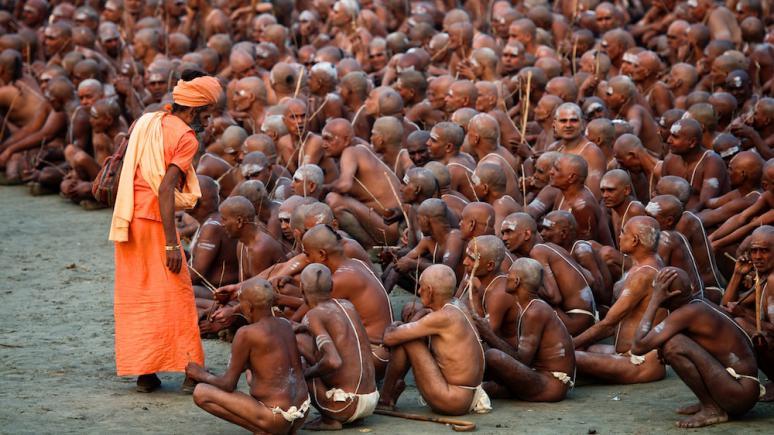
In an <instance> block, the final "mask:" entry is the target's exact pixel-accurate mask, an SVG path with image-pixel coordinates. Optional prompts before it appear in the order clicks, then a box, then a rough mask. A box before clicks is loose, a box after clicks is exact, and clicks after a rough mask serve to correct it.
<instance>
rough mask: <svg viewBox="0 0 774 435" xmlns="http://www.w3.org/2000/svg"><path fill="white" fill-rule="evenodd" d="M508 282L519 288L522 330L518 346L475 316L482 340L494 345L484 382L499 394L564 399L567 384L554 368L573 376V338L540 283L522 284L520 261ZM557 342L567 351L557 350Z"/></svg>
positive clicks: (541, 399) (540, 399) (488, 353)
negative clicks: (537, 285) (542, 296)
mask: <svg viewBox="0 0 774 435" xmlns="http://www.w3.org/2000/svg"><path fill="white" fill-rule="evenodd" d="M514 269H515V270H514ZM508 281H509V284H508V286H509V287H513V286H515V287H516V295H517V297H518V303H517V304H518V306H519V307H520V309H519V311H520V313H519V316H520V318H519V324H520V326H521V330H520V331H518V336H517V337H516V340H515V341H516V344H515V346H514V345H512V344H511V343H509V342H507V341H505V340H503V339H502V338H500V337H498V336H497V335H496V334H494V332H493V331H492V329H491V328H490V327H489V325H488V324H487V323H486V321H484V320H483V319H481V318H480V317H474V319H475V321H476V325H477V327H478V330H479V333H480V334H481V337H482V339H483V340H484V341H486V343H487V344H489V346H491V348H490V349H489V350H487V351H486V353H485V356H486V364H487V373H488V375H489V376H491V378H492V380H491V381H488V382H486V383H485V384H484V389H485V390H487V393H489V394H490V395H491V396H493V397H498V398H506V397H515V398H518V399H520V400H526V401H531V402H557V401H560V400H563V399H564V398H565V396H566V395H567V391H568V390H569V385H568V384H565V383H563V382H562V381H560V380H559V379H557V378H556V377H554V376H553V375H552V374H551V373H552V372H561V373H566V374H568V375H569V376H572V375H571V373H573V372H574V371H575V354H574V352H573V351H572V337H570V335H569V334H568V333H567V330H566V328H565V327H564V325H563V324H562V322H561V321H560V320H559V319H558V318H557V317H556V315H555V314H554V311H553V310H552V309H551V307H550V306H549V305H548V304H546V303H545V301H543V300H542V299H540V297H539V296H538V294H537V288H534V289H530V288H528V287H527V286H525V285H523V282H522V279H521V276H520V275H519V270H518V266H513V269H512V270H511V271H510V272H509V276H508ZM528 306H529V309H528V310H526V311H524V309H525V308H527V307H528ZM557 347H558V348H561V349H563V350H564V351H563V352H561V353H559V352H557Z"/></svg>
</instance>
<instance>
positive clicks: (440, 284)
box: [419, 264, 457, 300]
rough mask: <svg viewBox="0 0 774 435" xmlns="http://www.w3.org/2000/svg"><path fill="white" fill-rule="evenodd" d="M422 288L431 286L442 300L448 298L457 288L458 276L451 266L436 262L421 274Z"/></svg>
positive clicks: (420, 283) (420, 282)
mask: <svg viewBox="0 0 774 435" xmlns="http://www.w3.org/2000/svg"><path fill="white" fill-rule="evenodd" d="M419 285H420V286H421V287H422V288H431V289H432V290H433V293H434V294H435V295H436V296H437V297H438V298H439V299H441V300H448V299H451V297H452V296H453V295H454V292H455V290H457V277H456V275H455V274H454V271H453V270H452V268H451V267H449V266H447V265H445V264H434V265H432V266H430V267H428V268H427V269H425V270H424V272H422V275H420V276H419Z"/></svg>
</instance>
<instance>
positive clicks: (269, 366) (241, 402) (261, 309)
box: [185, 278, 310, 433]
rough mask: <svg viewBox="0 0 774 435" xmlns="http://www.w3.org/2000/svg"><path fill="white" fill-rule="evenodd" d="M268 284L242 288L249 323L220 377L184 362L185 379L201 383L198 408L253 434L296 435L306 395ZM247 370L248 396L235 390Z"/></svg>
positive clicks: (305, 409)
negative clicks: (274, 307) (274, 309)
mask: <svg viewBox="0 0 774 435" xmlns="http://www.w3.org/2000/svg"><path fill="white" fill-rule="evenodd" d="M273 299H274V293H273V291H272V288H271V284H269V283H268V282H267V281H265V280H263V279H260V278H253V279H250V280H248V281H245V282H243V283H242V285H241V290H240V292H239V303H240V305H241V306H242V313H243V315H244V316H245V318H247V319H248V322H249V323H250V324H249V325H247V326H244V327H242V328H240V329H239V330H238V331H237V333H236V335H235V337H234V341H233V344H232V346H231V357H230V359H229V364H228V368H227V369H226V372H225V373H224V374H223V375H222V376H216V375H213V374H211V373H209V372H208V371H207V370H205V369H204V368H203V367H201V366H199V365H198V364H196V363H188V366H187V367H186V369H185V372H186V375H187V376H188V377H189V378H190V379H192V380H194V381H196V382H199V384H198V385H197V386H196V389H195V390H194V393H193V400H194V403H196V405H197V406H199V407H201V408H202V409H204V410H205V411H207V412H209V413H211V414H213V415H215V416H217V417H220V418H222V419H224V420H228V421H230V422H232V423H234V424H238V425H239V426H242V427H243V428H245V429H247V430H249V431H251V432H255V433H295V432H296V431H297V430H298V429H300V427H301V425H302V424H303V423H304V420H305V419H306V416H307V413H308V410H309V404H310V400H309V391H308V389H307V385H306V382H304V377H303V374H304V371H303V368H302V366H301V358H300V355H299V352H298V349H297V348H296V345H295V339H294V336H293V328H292V327H291V325H290V322H288V321H287V320H286V319H282V318H278V317H274V316H273V315H272V303H273ZM245 370H248V375H247V383H248V385H249V387H250V394H249V395H248V394H245V393H242V392H240V391H235V390H236V386H237V382H238V381H239V378H240V376H241V375H242V372H244V371H245Z"/></svg>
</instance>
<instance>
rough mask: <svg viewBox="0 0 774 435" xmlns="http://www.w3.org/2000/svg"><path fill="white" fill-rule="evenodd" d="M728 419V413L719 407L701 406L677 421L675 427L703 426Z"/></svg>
mask: <svg viewBox="0 0 774 435" xmlns="http://www.w3.org/2000/svg"><path fill="white" fill-rule="evenodd" d="M726 421H728V414H726V413H725V412H724V411H723V410H721V409H713V408H702V409H701V410H700V411H699V412H697V413H696V414H694V415H693V416H691V417H688V418H685V419H682V420H680V421H678V422H677V423H676V424H677V427H682V428H694V427H704V426H710V425H713V424H718V423H723V422H726Z"/></svg>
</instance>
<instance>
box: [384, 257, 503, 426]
mask: <svg viewBox="0 0 774 435" xmlns="http://www.w3.org/2000/svg"><path fill="white" fill-rule="evenodd" d="M456 284H457V280H456V279H455V275H454V271H453V270H452V269H451V268H450V267H448V266H445V265H442V264H435V265H432V266H430V267H428V268H427V269H425V271H424V272H422V275H421V276H420V277H419V295H420V297H421V299H422V304H424V306H425V307H427V308H428V309H430V310H432V312H430V313H429V314H427V315H425V316H424V317H422V318H421V319H419V320H417V321H415V322H409V323H405V324H403V323H402V322H395V323H393V324H392V325H391V326H390V327H388V328H387V330H386V331H385V332H384V344H385V345H386V346H390V348H391V359H390V363H389V365H388V366H387V373H386V375H385V378H384V386H383V387H382V399H381V400H380V401H379V404H380V406H383V407H387V408H394V407H395V404H396V402H397V401H398V397H399V396H400V394H401V393H402V392H403V389H404V388H405V386H406V384H405V382H404V381H403V378H404V377H405V376H406V373H408V370H409V369H412V370H413V372H414V378H415V379H416V383H417V388H418V389H419V394H421V395H422V398H423V399H424V400H425V401H426V402H427V404H428V405H429V406H430V408H431V409H432V410H433V412H436V413H439V414H446V415H462V414H466V413H468V412H471V411H472V412H476V413H484V412H488V411H490V410H491V409H492V408H491V404H490V402H489V397H488V396H487V395H486V392H484V389H483V388H482V387H481V381H482V380H483V378H484V350H483V348H482V347H481V343H480V342H479V338H478V333H477V332H476V328H475V327H474V326H473V324H472V323H471V320H470V318H469V314H468V313H467V312H466V310H465V308H464V306H463V305H462V303H460V301H458V300H456V299H454V298H453V295H454V290H455V288H456V287H457V286H456ZM425 338H427V339H428V340H427V341H425V340H424V339H425Z"/></svg>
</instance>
